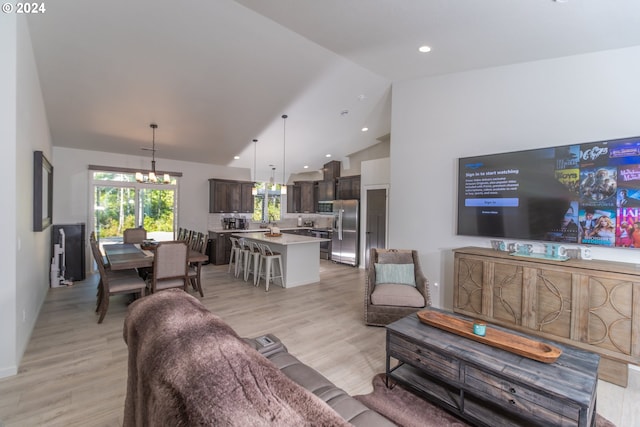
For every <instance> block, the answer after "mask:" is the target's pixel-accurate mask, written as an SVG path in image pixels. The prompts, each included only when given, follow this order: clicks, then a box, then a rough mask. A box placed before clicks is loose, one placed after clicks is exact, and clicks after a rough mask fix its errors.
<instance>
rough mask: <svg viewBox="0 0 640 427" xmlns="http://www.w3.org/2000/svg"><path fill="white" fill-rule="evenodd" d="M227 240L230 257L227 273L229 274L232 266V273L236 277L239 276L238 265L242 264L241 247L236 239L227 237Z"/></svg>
mask: <svg viewBox="0 0 640 427" xmlns="http://www.w3.org/2000/svg"><path fill="white" fill-rule="evenodd" d="M229 240H231V256H230V257H229V268H228V269H227V271H228V272H229V273H230V272H231V265H232V264H234V270H233V273H234V275H235V276H236V277H238V275H239V274H240V264H242V246H241V245H240V241H239V240H238V239H237V238H236V237H229Z"/></svg>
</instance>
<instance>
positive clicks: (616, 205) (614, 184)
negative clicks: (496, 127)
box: [458, 137, 640, 248]
mask: <svg viewBox="0 0 640 427" xmlns="http://www.w3.org/2000/svg"><path fill="white" fill-rule="evenodd" d="M458 174H459V176H458V234H459V235H465V236H483V237H492V238H505V239H525V240H540V241H546V242H564V243H575V244H585V245H598V246H609V247H632V248H633V247H638V248H640V137H634V138H625V139H616V140H609V141H599V142H590V143H584V144H577V145H569V146H561V147H551V148H541V149H535V150H526V151H518V152H512V153H502V154H492V155H483V156H474V157H465V158H460V159H459V164H458ZM636 229H637V230H638V231H637V232H635V233H634V230H636Z"/></svg>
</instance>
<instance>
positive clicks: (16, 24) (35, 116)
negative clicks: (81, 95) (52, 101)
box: [0, 14, 51, 377]
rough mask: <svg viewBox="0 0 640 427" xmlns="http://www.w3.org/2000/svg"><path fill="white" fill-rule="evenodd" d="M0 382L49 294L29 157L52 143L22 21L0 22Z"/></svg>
mask: <svg viewBox="0 0 640 427" xmlns="http://www.w3.org/2000/svg"><path fill="white" fill-rule="evenodd" d="M0 55H1V57H2V64H3V66H2V67H0V93H1V94H2V96H0V141H1V144H2V156H0V182H2V183H3V184H2V186H1V187H0V188H1V189H2V190H1V197H2V200H3V202H4V203H5V209H2V210H0V223H2V226H3V238H4V244H3V245H2V246H0V272H1V273H0V274H1V280H0V342H1V343H2V345H0V377H5V376H9V375H13V374H15V373H17V367H18V364H19V361H20V359H21V358H22V355H23V354H24V351H25V348H26V346H27V343H28V341H29V337H30V336H31V331H32V330H33V327H34V325H35V322H36V319H37V317H38V313H39V310H40V307H41V306H42V302H43V301H44V298H45V296H46V294H47V290H48V269H49V267H48V264H49V261H48V259H49V242H50V236H51V232H50V230H45V231H43V232H38V233H36V232H33V231H32V230H33V217H32V214H33V151H34V150H40V151H43V152H44V154H45V156H46V157H47V158H49V159H50V158H51V137H50V132H49V125H48V122H47V117H46V113H45V110H44V101H43V99H42V93H41V90H40V82H39V79H38V73H37V68H36V64H35V59H34V56H33V49H32V45H31V38H30V35H29V30H28V26H27V23H26V20H25V18H24V17H22V16H17V15H12V14H2V15H1V16H0Z"/></svg>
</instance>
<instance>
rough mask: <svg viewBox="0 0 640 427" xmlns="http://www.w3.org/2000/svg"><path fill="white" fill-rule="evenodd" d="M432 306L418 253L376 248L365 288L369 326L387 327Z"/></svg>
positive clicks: (366, 320) (365, 311) (370, 258)
mask: <svg viewBox="0 0 640 427" xmlns="http://www.w3.org/2000/svg"><path fill="white" fill-rule="evenodd" d="M430 305H431V296H430V294H429V281H428V280H427V278H426V277H425V276H424V274H423V273H422V269H421V268H420V259H419V258H418V252H417V251H413V250H400V249H378V248H372V249H371V253H370V256H369V266H368V269H367V281H366V286H365V301H364V317H365V323H366V324H367V325H374V326H386V325H388V324H389V323H392V322H395V321H396V320H398V319H401V318H403V317H405V316H408V315H409V314H411V313H415V312H417V311H419V310H421V309H423V308H425V307H428V306H430Z"/></svg>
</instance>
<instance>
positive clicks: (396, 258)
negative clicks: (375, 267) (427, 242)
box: [377, 249, 413, 264]
mask: <svg viewBox="0 0 640 427" xmlns="http://www.w3.org/2000/svg"><path fill="white" fill-rule="evenodd" d="M377 260H378V263H380V264H413V252H412V251H410V250H407V249H390V250H381V251H378V252H377Z"/></svg>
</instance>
